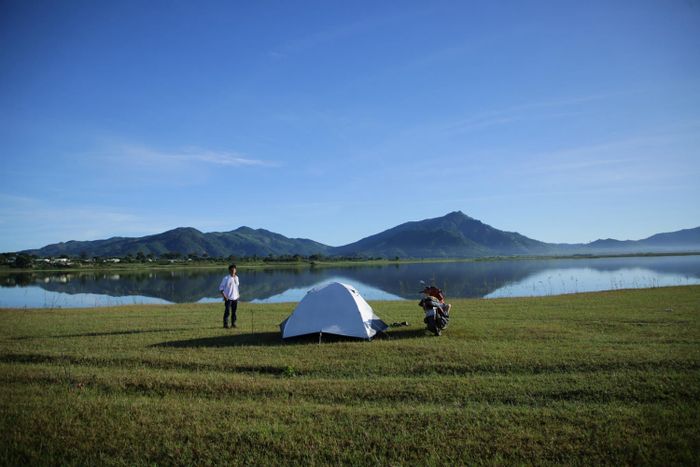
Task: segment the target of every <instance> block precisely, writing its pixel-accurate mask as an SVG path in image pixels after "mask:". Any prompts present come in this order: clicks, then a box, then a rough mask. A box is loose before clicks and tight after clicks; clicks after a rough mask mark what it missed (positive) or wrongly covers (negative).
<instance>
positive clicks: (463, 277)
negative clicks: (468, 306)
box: [0, 255, 700, 308]
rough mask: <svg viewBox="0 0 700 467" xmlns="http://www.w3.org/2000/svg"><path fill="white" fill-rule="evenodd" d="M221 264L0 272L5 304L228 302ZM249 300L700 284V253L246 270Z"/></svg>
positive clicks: (244, 292) (0, 301) (244, 295)
mask: <svg viewBox="0 0 700 467" xmlns="http://www.w3.org/2000/svg"><path fill="white" fill-rule="evenodd" d="M225 273H226V270H225V269H223V268H222V269H221V270H194V269H190V270H184V269H183V270H153V271H138V272H94V271H93V272H71V273H54V272H52V273H41V272H36V273H19V274H2V275H0V307H3V308H25V307H26V308H66V307H94V306H114V305H125V304H146V303H190V302H215V301H220V298H219V295H218V285H219V282H220V280H221V278H222V277H223V275H224V274H225ZM239 273H240V274H239V275H240V280H241V299H242V300H243V301H251V302H258V303H272V302H297V301H299V300H301V299H302V298H303V297H304V295H305V294H306V292H307V291H308V290H309V289H311V288H312V287H314V286H316V285H319V284H322V283H325V282H330V281H340V282H345V283H349V284H352V285H353V286H355V288H357V290H358V291H359V292H360V293H361V294H362V295H363V296H364V297H365V298H366V299H367V300H401V299H406V300H418V298H419V291H420V290H421V289H422V285H421V282H420V281H425V282H431V283H433V284H435V285H437V286H438V287H440V288H442V289H443V290H444V291H445V292H446V294H447V296H448V299H449V298H450V297H462V298H476V297H478V298H482V297H483V298H498V297H527V296H542V295H559V294H568V293H577V292H591V291H599V290H615V289H629V288H650V287H665V286H673V285H691V284H700V256H698V255H693V256H657V257H625V258H595V259H593V258H580V259H538V260H503V261H474V262H452V263H444V262H440V263H415V264H396V265H384V266H356V267H308V268H299V269H255V270H245V269H243V270H241V271H239Z"/></svg>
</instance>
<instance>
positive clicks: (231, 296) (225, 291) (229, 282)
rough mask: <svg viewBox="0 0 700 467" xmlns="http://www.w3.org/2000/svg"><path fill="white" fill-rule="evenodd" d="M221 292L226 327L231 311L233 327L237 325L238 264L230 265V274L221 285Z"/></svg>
mask: <svg viewBox="0 0 700 467" xmlns="http://www.w3.org/2000/svg"><path fill="white" fill-rule="evenodd" d="M219 292H221V296H222V297H224V328H228V315H229V311H230V313H231V327H232V328H235V327H236V310H237V309H238V297H240V294H239V293H238V276H237V275H236V265H235V264H232V265H231V266H229V267H228V275H227V276H224V278H223V280H222V281H221V284H220V285H219Z"/></svg>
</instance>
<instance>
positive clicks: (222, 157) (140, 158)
mask: <svg viewBox="0 0 700 467" xmlns="http://www.w3.org/2000/svg"><path fill="white" fill-rule="evenodd" d="M113 152H114V153H116V154H121V155H124V156H126V157H128V158H129V159H130V160H131V161H136V162H140V163H145V164H156V165H165V164H183V165H186V164H193V163H205V164H212V165H224V166H236V167H245V166H247V167H256V166H257V167H275V166H277V164H276V163H274V162H270V161H264V160H260V159H251V158H249V157H245V156H244V155H242V154H239V153H236V152H226V151H211V150H208V149H200V148H196V147H190V148H185V149H181V150H177V151H162V150H158V149H153V148H149V147H146V146H137V145H125V146H123V147H121V148H118V149H116V150H115V151H113Z"/></svg>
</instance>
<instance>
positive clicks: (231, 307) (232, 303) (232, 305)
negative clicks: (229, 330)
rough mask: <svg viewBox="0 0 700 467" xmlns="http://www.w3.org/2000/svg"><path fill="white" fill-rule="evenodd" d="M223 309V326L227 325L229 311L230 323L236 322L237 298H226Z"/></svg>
mask: <svg viewBox="0 0 700 467" xmlns="http://www.w3.org/2000/svg"><path fill="white" fill-rule="evenodd" d="M225 306H226V308H225V309H224V326H228V315H229V312H230V313H231V325H234V324H236V310H238V300H226V305H225Z"/></svg>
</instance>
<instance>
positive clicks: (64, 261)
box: [0, 251, 700, 272]
mask: <svg viewBox="0 0 700 467" xmlns="http://www.w3.org/2000/svg"><path fill="white" fill-rule="evenodd" d="M698 254H700V252H696V251H689V252H674V253H669V252H659V253H619V254H572V255H541V256H538V255H516V256H486V257H474V258H401V257H398V256H395V257H392V258H384V257H380V256H377V257H371V256H326V255H310V256H304V255H267V256H258V255H253V256H236V255H230V256H227V257H211V256H208V255H206V254H205V255H197V254H194V253H190V254H182V253H165V254H163V255H160V256H156V255H153V254H147V255H146V254H143V253H137V254H136V255H131V254H128V255H125V256H93V257H88V256H87V255H78V256H71V255H60V256H49V257H42V256H39V255H35V254H27V253H0V272H2V271H6V272H12V271H55V270H89V269H141V268H169V267H178V268H180V267H197V268H207V267H211V268H214V267H225V266H227V265H229V264H232V263H235V264H236V265H238V266H239V267H242V268H254V267H303V266H306V267H313V266H323V265H330V266H358V265H380V264H396V263H427V262H431V263H432V262H473V261H502V260H537V259H577V258H580V259H591V258H620V257H645V256H646V257H649V256H689V255H698Z"/></svg>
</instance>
